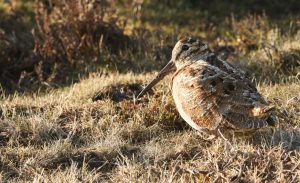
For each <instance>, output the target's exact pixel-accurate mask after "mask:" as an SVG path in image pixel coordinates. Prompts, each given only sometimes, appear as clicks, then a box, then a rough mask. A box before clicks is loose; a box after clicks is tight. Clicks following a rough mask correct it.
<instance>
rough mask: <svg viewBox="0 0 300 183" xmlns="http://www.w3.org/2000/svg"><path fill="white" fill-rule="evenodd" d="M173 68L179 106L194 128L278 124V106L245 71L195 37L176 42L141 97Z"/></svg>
mask: <svg viewBox="0 0 300 183" xmlns="http://www.w3.org/2000/svg"><path fill="white" fill-rule="evenodd" d="M172 71H175V74H174V75H173V78H172V95H173V98H174V101H175V104H176V108H177V110H178V111H179V113H180V115H181V117H182V118H183V119H184V120H185V121H186V122H187V123H188V124H189V125H190V126H192V127H193V128H194V129H196V130H198V131H201V132H207V133H209V134H214V135H217V134H219V133H222V132H226V131H231V132H235V134H237V133H240V132H242V133H244V132H253V131H255V130H257V129H261V128H264V127H267V126H268V125H272V126H273V125H274V124H275V120H274V115H273V112H272V111H273V109H274V108H273V107H272V106H269V105H268V103H267V102H266V101H265V100H264V99H263V97H262V96H261V95H260V94H259V93H258V91H257V89H256V88H255V86H254V85H253V84H252V83H251V81H250V80H249V79H248V78H247V77H246V76H245V73H244V72H243V71H241V70H239V69H237V68H236V67H234V66H232V65H231V64H229V63H227V62H226V61H223V60H221V59H219V58H218V57H217V56H216V55H215V54H214V53H212V52H211V51H210V50H209V49H208V46H207V45H206V44H204V43H202V42H200V41H199V40H197V39H193V38H184V39H181V40H179V41H178V42H177V43H176V45H175V47H174V48H173V51H172V58H171V60H170V62H169V63H168V64H167V65H166V66H165V67H164V68H163V69H162V70H161V71H160V72H159V73H158V75H157V77H156V78H155V79H154V80H153V81H151V82H150V83H149V84H148V85H147V86H146V88H145V89H144V90H143V91H141V93H140V94H139V95H138V97H140V96H142V95H143V94H145V93H146V92H147V91H148V90H149V89H150V88H152V87H153V86H154V85H155V84H157V83H158V82H159V81H160V80H161V79H163V78H164V76H166V75H167V74H169V73H171V72H172ZM218 132H219V133H218ZM221 135H222V134H221Z"/></svg>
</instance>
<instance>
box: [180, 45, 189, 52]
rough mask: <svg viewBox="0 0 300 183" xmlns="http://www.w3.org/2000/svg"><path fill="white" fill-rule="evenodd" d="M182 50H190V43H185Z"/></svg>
mask: <svg viewBox="0 0 300 183" xmlns="http://www.w3.org/2000/svg"><path fill="white" fill-rule="evenodd" d="M181 49H182V51H186V50H188V49H189V46H188V45H186V44H184V45H182V48H181Z"/></svg>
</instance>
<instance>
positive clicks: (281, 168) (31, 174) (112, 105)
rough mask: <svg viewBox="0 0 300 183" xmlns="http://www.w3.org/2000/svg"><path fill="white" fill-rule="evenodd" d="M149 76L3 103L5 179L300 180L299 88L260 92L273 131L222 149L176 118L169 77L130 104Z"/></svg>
mask: <svg viewBox="0 0 300 183" xmlns="http://www.w3.org/2000/svg"><path fill="white" fill-rule="evenodd" d="M153 77H154V73H153V74H146V75H145V74H138V75H136V74H133V73H128V74H118V73H114V74H111V75H109V76H104V75H99V74H97V73H95V74H91V75H90V76H89V77H88V78H86V79H83V80H81V81H80V82H79V83H76V84H73V85H72V86H70V87H66V88H63V89H57V90H52V91H50V92H48V93H46V94H40V95H39V94H34V95H21V94H17V95H14V96H3V100H2V101H1V109H2V114H1V121H2V122H1V127H0V129H1V133H0V139H1V141H0V142H1V146H2V147H4V148H2V149H1V160H0V166H1V170H2V171H1V177H2V180H3V181H5V180H10V181H32V180H36V181H45V182H53V181H56V180H61V181H62V182H66V181H68V180H74V182H81V181H84V182H85V181H88V182H93V181H107V182H118V181H123V182H130V181H132V180H136V181H145V182H147V181H150V182H157V181H160V182H170V181H179V182H180V181H184V182H189V181H213V180H217V181H233V180H235V181H243V180H244V181H246V180H249V181H254V182H255V181H258V182H260V181H271V180H274V181H275V180H288V181H289V180H290V181H292V180H294V181H296V180H297V181H299V176H300V175H299V168H300V167H299V158H300V157H299V153H298V151H299V150H300V143H299V140H300V136H299V128H298V127H297V126H298V125H299V119H300V115H299V112H300V111H299V107H300V105H299V92H298V91H299V90H300V85H299V81H298V82H296V81H295V82H293V83H289V84H275V85H264V84H262V85H260V86H259V90H260V91H261V92H262V94H263V95H264V96H265V97H266V98H267V99H268V100H269V101H271V102H272V103H273V104H275V105H276V108H277V110H278V111H277V113H278V114H277V116H278V120H279V125H278V127H277V128H276V130H275V131H274V132H271V131H266V132H261V133H258V134H259V135H255V136H256V137H255V138H251V139H247V140H241V139H236V140H234V141H233V142H231V143H228V142H225V141H224V140H222V139H217V140H216V141H214V142H207V141H204V140H202V139H201V138H200V137H199V136H198V135H197V133H196V132H195V131H194V130H193V129H191V128H190V127H188V126H187V125H186V124H185V123H184V122H183V121H181V120H180V119H179V116H178V113H177V111H176V110H175V106H174V103H173V100H172V98H171V95H170V88H169V81H170V79H169V78H168V79H166V80H165V81H164V82H163V83H162V84H160V85H159V86H158V87H156V89H155V91H153V92H152V93H150V94H149V95H148V96H146V97H144V98H143V99H142V101H139V102H136V103H135V102H134V100H133V98H132V97H133V96H132V94H136V93H137V92H138V91H140V89H141V88H139V87H136V88H134V87H132V86H135V84H138V85H140V83H146V82H147V81H149V80H150V78H153ZM116 91H121V92H119V93H115V92H116ZM116 95H119V98H116ZM95 96H98V98H97V97H95ZM99 96H101V97H99Z"/></svg>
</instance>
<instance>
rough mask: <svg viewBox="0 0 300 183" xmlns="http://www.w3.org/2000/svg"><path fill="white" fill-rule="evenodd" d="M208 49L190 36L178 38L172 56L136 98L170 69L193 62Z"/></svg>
mask: <svg viewBox="0 0 300 183" xmlns="http://www.w3.org/2000/svg"><path fill="white" fill-rule="evenodd" d="M207 50H208V47H207V45H206V44H204V43H202V42H200V41H199V40H198V39H194V38H191V37H187V38H183V39H180V40H179V41H178V42H177V43H176V44H175V46H174V48H173V51H172V58H171V60H170V61H169V62H168V63H167V65H166V66H165V67H164V68H163V69H162V70H161V71H160V72H159V73H158V75H157V76H156V77H155V78H154V79H153V80H152V81H151V82H150V83H149V84H148V85H147V86H146V87H145V88H144V89H143V90H142V91H141V92H140V93H139V95H138V96H137V97H138V98H139V97H140V96H142V95H144V94H145V93H146V92H147V91H148V90H150V89H151V88H152V87H153V86H154V85H156V84H157V83H158V82H159V81H160V80H162V79H163V78H164V77H165V76H166V75H168V74H169V73H171V72H172V71H176V70H177V69H180V68H182V67H183V66H185V65H187V64H190V63H192V62H195V61H197V60H198V58H199V56H201V55H202V54H204V53H205V52H206V51H207Z"/></svg>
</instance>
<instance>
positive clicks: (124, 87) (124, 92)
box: [92, 83, 153, 102]
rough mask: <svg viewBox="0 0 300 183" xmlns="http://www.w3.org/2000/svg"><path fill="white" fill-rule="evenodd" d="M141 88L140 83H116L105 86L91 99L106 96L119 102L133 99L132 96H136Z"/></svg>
mask: <svg viewBox="0 0 300 183" xmlns="http://www.w3.org/2000/svg"><path fill="white" fill-rule="evenodd" d="M142 89H143V87H142V84H140V83H132V84H117V85H113V86H108V87H106V88H105V89H104V91H103V92H100V93H98V94H96V95H95V96H94V97H93V98H92V100H93V101H98V100H103V99H104V98H107V97H108V98H110V99H111V100H112V101H114V102H121V101H123V100H129V99H131V100H133V98H134V96H137V95H138V94H139V92H141V91H142ZM149 93H150V94H153V90H150V92H149Z"/></svg>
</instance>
